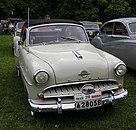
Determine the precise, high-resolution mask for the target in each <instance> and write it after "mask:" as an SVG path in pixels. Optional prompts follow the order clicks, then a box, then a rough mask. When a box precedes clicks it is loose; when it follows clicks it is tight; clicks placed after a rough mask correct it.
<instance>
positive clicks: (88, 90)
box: [81, 84, 96, 95]
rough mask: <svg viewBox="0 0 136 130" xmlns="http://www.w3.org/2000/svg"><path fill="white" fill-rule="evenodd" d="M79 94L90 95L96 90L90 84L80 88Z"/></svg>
mask: <svg viewBox="0 0 136 130" xmlns="http://www.w3.org/2000/svg"><path fill="white" fill-rule="evenodd" d="M81 92H82V93H83V94H86V95H88V94H92V93H95V92H96V90H95V89H94V86H93V85H92V84H85V85H84V86H83V87H82V88H81Z"/></svg>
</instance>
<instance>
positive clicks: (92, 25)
mask: <svg viewBox="0 0 136 130" xmlns="http://www.w3.org/2000/svg"><path fill="white" fill-rule="evenodd" d="M80 22H81V23H82V24H83V26H84V27H85V29H86V31H87V34H88V36H89V40H90V41H91V40H92V38H94V37H95V36H96V35H97V33H98V32H99V25H98V24H97V23H96V22H92V21H80Z"/></svg>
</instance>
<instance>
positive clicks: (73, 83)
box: [42, 79, 117, 93]
mask: <svg viewBox="0 0 136 130" xmlns="http://www.w3.org/2000/svg"><path fill="white" fill-rule="evenodd" d="M104 81H113V82H117V80H115V79H103V80H98V79H93V81H92V80H89V81H88V80H87V81H79V82H70V83H64V84H57V85H51V86H48V87H46V88H45V89H43V91H42V92H43V93H44V91H46V90H47V89H49V88H54V87H60V86H66V85H76V84H82V83H91V82H92V83H93V82H104Z"/></svg>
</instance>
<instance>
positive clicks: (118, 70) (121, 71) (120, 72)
mask: <svg viewBox="0 0 136 130" xmlns="http://www.w3.org/2000/svg"><path fill="white" fill-rule="evenodd" d="M114 71H115V75H116V76H118V77H122V76H124V75H125V73H126V71H127V68H126V66H125V65H124V64H117V65H116V66H115V68H114Z"/></svg>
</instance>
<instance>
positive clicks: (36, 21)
mask: <svg viewBox="0 0 136 130" xmlns="http://www.w3.org/2000/svg"><path fill="white" fill-rule="evenodd" d="M49 23H73V24H79V25H83V24H82V23H80V22H78V21H75V20H67V19H30V20H29V25H28V26H35V25H40V24H49ZM26 24H28V21H26Z"/></svg>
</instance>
